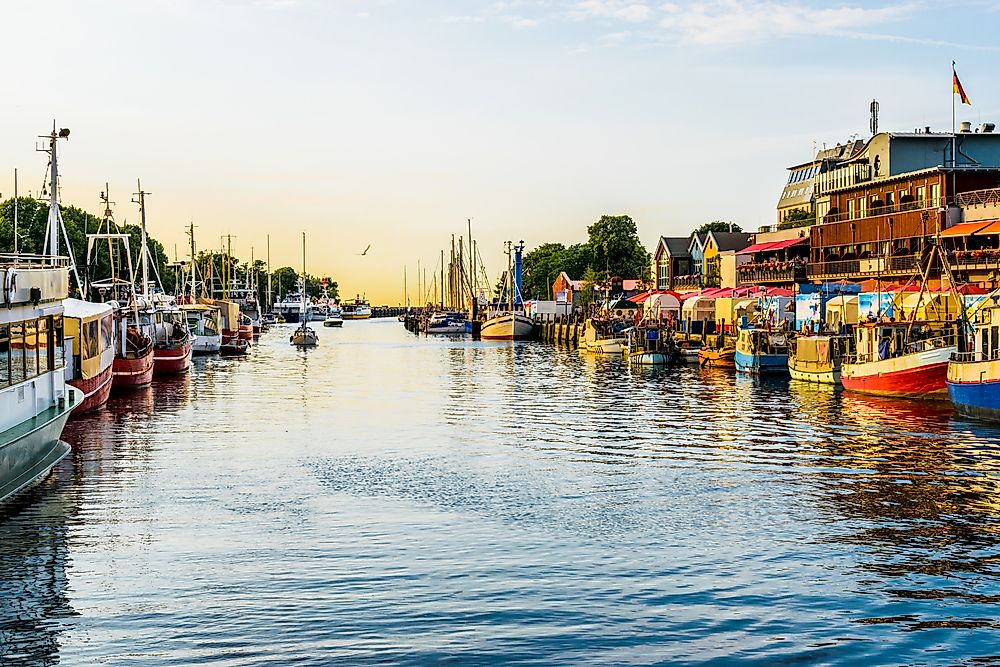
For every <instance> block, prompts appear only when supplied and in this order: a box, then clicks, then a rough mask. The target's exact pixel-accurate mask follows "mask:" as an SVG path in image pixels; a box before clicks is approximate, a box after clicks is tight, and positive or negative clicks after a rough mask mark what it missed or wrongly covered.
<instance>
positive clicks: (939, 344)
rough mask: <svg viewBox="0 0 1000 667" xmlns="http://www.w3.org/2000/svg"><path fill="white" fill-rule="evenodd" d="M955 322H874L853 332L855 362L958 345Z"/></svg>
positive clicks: (865, 324)
mask: <svg viewBox="0 0 1000 667" xmlns="http://www.w3.org/2000/svg"><path fill="white" fill-rule="evenodd" d="M955 340H956V336H955V329H954V324H953V323H945V322H919V321H918V322H872V323H864V324H859V325H858V326H857V327H856V328H855V329H854V349H855V356H856V360H855V363H859V364H863V363H870V362H873V361H882V360H885V359H894V358H896V357H902V356H905V355H908V354H914V353H917V352H924V351H927V350H932V349H938V348H943V347H949V346H952V345H955Z"/></svg>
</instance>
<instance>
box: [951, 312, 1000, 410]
mask: <svg viewBox="0 0 1000 667" xmlns="http://www.w3.org/2000/svg"><path fill="white" fill-rule="evenodd" d="M976 319H977V321H976V322H975V323H974V325H973V326H974V328H973V331H972V335H971V337H970V339H969V342H968V345H966V346H965V347H967V348H968V350H966V351H962V352H958V351H956V352H954V353H953V354H952V355H951V359H950V360H949V362H948V372H947V376H946V385H947V388H948V396H949V397H950V398H951V402H952V403H954V405H955V410H956V411H957V412H958V413H959V414H961V415H963V416H965V417H974V418H977V419H985V420H988V421H1000V335H997V332H998V326H997V325H1000V307H998V306H997V305H996V304H994V305H992V306H989V307H984V308H982V309H981V310H980V311H979V312H978V313H977V318H976Z"/></svg>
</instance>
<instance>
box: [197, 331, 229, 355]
mask: <svg viewBox="0 0 1000 667" xmlns="http://www.w3.org/2000/svg"><path fill="white" fill-rule="evenodd" d="M220 347H222V334H221V333H219V334H216V335H214V336H199V335H195V336H194V342H193V343H192V344H191V353H192V354H215V353H216V352H218V351H219V348H220Z"/></svg>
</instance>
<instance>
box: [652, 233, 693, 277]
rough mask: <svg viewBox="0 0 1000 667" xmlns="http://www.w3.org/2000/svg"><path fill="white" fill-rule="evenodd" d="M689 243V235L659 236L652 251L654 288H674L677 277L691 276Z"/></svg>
mask: <svg viewBox="0 0 1000 667" xmlns="http://www.w3.org/2000/svg"><path fill="white" fill-rule="evenodd" d="M690 245H691V237H689V236H661V237H660V240H659V241H658V242H657V244H656V250H655V251H654V252H653V277H654V280H655V282H656V289H658V290H668V289H674V288H675V281H677V280H678V278H680V277H681V276H684V277H689V276H691V274H692V273H693V271H692V263H691V251H690Z"/></svg>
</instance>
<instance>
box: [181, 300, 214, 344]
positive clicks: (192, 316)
mask: <svg viewBox="0 0 1000 667" xmlns="http://www.w3.org/2000/svg"><path fill="white" fill-rule="evenodd" d="M180 309H181V311H182V312H183V313H184V315H185V317H186V318H187V324H188V329H190V330H191V338H192V341H191V352H192V353H193V354H215V353H216V352H218V351H219V348H221V347H222V326H221V323H220V316H219V309H218V308H215V307H213V306H210V305H208V304H205V303H190V304H184V305H182V306H180Z"/></svg>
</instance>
